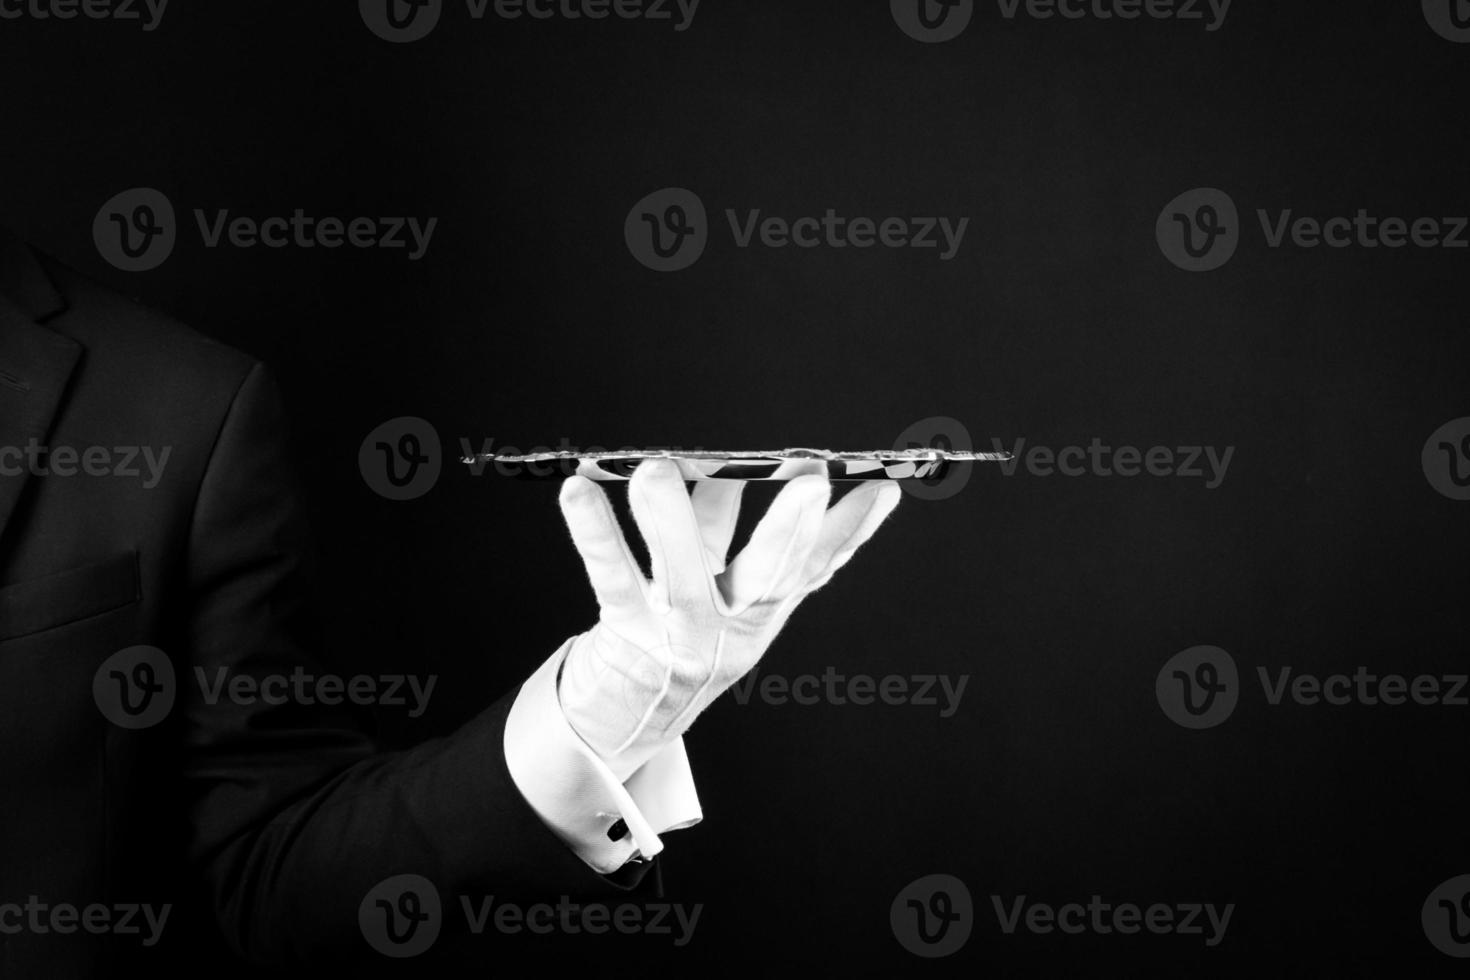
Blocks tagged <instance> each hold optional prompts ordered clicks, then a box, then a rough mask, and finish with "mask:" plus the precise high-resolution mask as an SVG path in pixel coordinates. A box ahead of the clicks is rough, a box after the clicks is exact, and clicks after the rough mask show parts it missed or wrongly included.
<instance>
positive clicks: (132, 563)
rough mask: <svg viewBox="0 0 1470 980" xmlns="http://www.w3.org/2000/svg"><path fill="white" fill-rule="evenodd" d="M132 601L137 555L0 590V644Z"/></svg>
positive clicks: (56, 573) (7, 586) (120, 557)
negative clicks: (3, 641)
mask: <svg viewBox="0 0 1470 980" xmlns="http://www.w3.org/2000/svg"><path fill="white" fill-rule="evenodd" d="M137 599H138V553H137V552H136V551H129V552H125V553H123V554H120V555H115V556H113V557H112V558H108V559H107V560H105V561H100V562H95V563H93V564H90V565H81V566H78V567H77V568H68V569H67V570H66V571H64V572H55V573H53V574H51V575H43V576H41V577H40V578H33V579H28V580H26V581H24V582H16V583H14V584H11V585H6V586H0V640H12V639H15V638H16V637H20V636H28V635H30V634H31V633H39V632H41V631H42V630H49V629H54V628H56V627H57V626H65V625H66V624H67V623H74V622H76V621H77V620H79V619H86V618H87V617H89V616H97V615H100V614H101V613H105V612H108V611H109V610H112V609H117V608H119V607H121V606H126V605H127V604H128V603H130V602H134V601H136V600H137Z"/></svg>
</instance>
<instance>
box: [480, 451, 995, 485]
mask: <svg viewBox="0 0 1470 980" xmlns="http://www.w3.org/2000/svg"><path fill="white" fill-rule="evenodd" d="M1010 458H1011V454H1010V453H1006V452H995V453H976V452H959V451H954V450H946V449H875V450H870V451H866V452H832V451H830V450H826V449H773V450H764V449H760V450H740V451H734V452H723V451H717V450H684V449H648V450H609V451H606V452H576V451H559V452H544V453H528V454H525V455H507V454H503V453H475V454H474V455H470V456H465V457H462V458H461V462H464V463H469V464H473V465H477V466H484V465H486V464H489V465H491V466H492V468H493V469H494V471H495V472H496V473H499V474H501V475H502V476H510V477H517V478H522V479H530V480H549V479H563V478H565V477H568V476H573V475H575V476H585V477H587V478H588V479H589V480H601V481H617V480H627V479H629V478H630V477H632V475H633V471H634V470H636V469H637V468H638V466H639V464H641V463H643V462H644V461H646V460H650V459H671V460H673V461H674V462H675V463H677V464H678V466H679V470H680V472H681V473H682V474H683V476H684V479H685V480H791V479H794V478H796V477H798V476H801V475H803V474H807V473H820V472H822V470H823V468H824V467H825V469H826V473H827V478H828V479H830V480H847V481H854V480H930V479H937V478H939V477H942V476H943V475H944V474H945V471H946V470H948V469H949V467H950V466H951V465H952V464H954V463H994V462H1005V461H1007V460H1009V459H1010Z"/></svg>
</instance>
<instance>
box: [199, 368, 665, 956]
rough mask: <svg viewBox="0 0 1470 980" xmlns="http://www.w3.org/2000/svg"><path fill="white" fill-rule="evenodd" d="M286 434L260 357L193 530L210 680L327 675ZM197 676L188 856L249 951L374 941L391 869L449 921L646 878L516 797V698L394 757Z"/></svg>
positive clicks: (343, 948)
mask: <svg viewBox="0 0 1470 980" xmlns="http://www.w3.org/2000/svg"><path fill="white" fill-rule="evenodd" d="M283 431H284V418H283V414H282V411H281V407H280V399H279V396H278V394H277V392H276V389H275V387H274V385H273V383H272V382H271V381H270V380H269V378H268V376H267V375H266V373H265V371H264V369H263V368H261V367H260V366H259V365H257V366H256V367H255V368H254V369H253V370H252V371H251V373H250V374H249V376H248V377H247V378H246V379H245V381H244V382H243V384H242V385H241V388H240V390H239V392H238V393H237V395H236V397H235V399H234V402H233V404H232V406H231V408H230V410H229V412H228V415H227V417H226V418H225V420H224V422H223V425H222V427H221V429H220V432H219V435H218V438H217V441H216V445H215V447H214V449H213V452H212V454H211V457H210V461H209V464H208V466H207V468H206V471H205V475H204V478H203V480H202V483H201V487H200V491H199V494H198V499H197V502H196V505H195V513H194V515H193V516H192V519H191V524H190V544H189V553H188V556H187V567H188V571H187V578H188V589H189V597H190V603H189V608H190V610H191V612H190V623H189V646H190V649H189V650H188V665H187V667H186V669H187V670H188V672H189V674H191V675H193V674H195V673H196V671H202V672H203V676H204V677H206V678H208V679H210V683H211V684H213V683H215V682H216V681H217V680H218V679H219V678H221V677H227V678H230V679H233V678H239V677H249V678H253V679H254V680H255V681H257V682H259V681H260V680H261V679H262V678H266V677H270V676H278V675H281V674H285V675H288V676H289V675H291V674H293V673H294V672H296V671H297V670H298V669H299V670H304V671H307V672H310V673H317V674H320V673H322V672H323V670H322V667H321V665H320V664H319V662H318V661H317V660H316V659H315V658H314V657H313V656H312V652H311V651H312V648H313V646H314V643H313V641H312V632H313V626H312V622H313V619H312V614H311V610H310V595H309V587H308V578H309V574H308V562H309V557H308V556H309V554H310V548H309V541H308V536H307V532H306V527H305V520H304V515H303V506H302V501H301V497H300V494H299V493H298V492H297V490H296V489H295V487H294V485H293V479H292V477H291V472H290V467H289V465H288V462H287V460H286V455H285V452H284V448H283V439H282V435H281V434H282V432H283ZM191 680H192V677H191ZM181 687H182V692H183V693H182V697H183V699H184V705H185V711H186V716H185V719H184V723H185V753H186V756H185V758H186V761H185V781H186V786H187V791H188V794H189V803H190V816H191V826H192V835H193V836H192V840H191V842H190V853H191V857H192V858H193V859H194V860H195V862H196V863H197V864H198V865H199V867H200V868H201V869H202V872H203V874H204V876H205V878H206V881H207V884H208V888H209V893H210V895H211V897H212V900H213V902H214V905H215V913H216V918H217V919H218V921H219V923H220V926H221V928H222V930H223V932H224V934H225V937H226V939H227V940H228V941H229V942H230V943H231V944H232V945H233V946H234V947H235V948H236V949H237V950H238V951H239V952H240V953H241V954H242V955H244V956H245V957H246V958H247V959H250V960H253V961H256V962H282V961H290V960H295V959H300V958H315V957H317V956H324V955H339V954H341V953H343V952H355V951H358V950H363V949H365V948H366V947H365V945H364V940H363V938H362V936H361V933H360V931H359V926H358V907H359V905H360V904H361V902H362V900H363V898H364V897H365V896H366V895H367V893H368V892H369V890H371V889H372V888H373V886H374V885H376V884H377V883H379V882H380V881H383V880H384V879H386V878H388V877H390V876H394V875H399V874H416V875H420V876H423V877H425V878H427V879H428V880H429V881H430V882H432V883H433V884H434V886H435V887H436V888H437V890H438V892H439V895H440V898H441V901H442V903H443V907H444V910H445V919H446V928H452V922H453V920H454V918H455V914H456V912H457V910H458V908H459V903H458V897H457V896H458V895H459V894H477V895H478V894H486V893H494V894H496V895H515V894H525V895H527V896H544V895H553V896H555V895H560V894H570V895H595V894H599V893H614V894H615V893H616V892H617V891H619V890H621V889H626V888H628V887H631V886H632V885H635V884H636V883H637V880H638V878H639V877H640V876H641V874H642V873H643V872H644V871H646V869H647V865H646V864H641V865H630V866H629V868H627V869H624V872H623V873H620V874H619V875H618V876H617V878H616V880H614V879H613V878H609V877H604V876H602V875H598V874H596V873H594V872H593V871H592V870H591V869H590V868H589V867H588V866H587V864H585V863H584V862H583V860H582V859H580V858H578V857H577V856H576V854H575V853H573V851H572V850H570V849H569V848H568V847H567V846H566V845H565V844H564V843H563V841H562V840H561V839H560V838H559V837H558V836H557V834H556V833H553V831H552V830H551V829H549V828H548V826H547V825H546V824H545V823H544V822H543V820H542V819H541V818H540V817H538V815H537V813H536V811H535V810H533V809H532V808H531V807H530V806H529V805H528V804H527V803H526V801H525V800H524V799H523V797H522V796H521V794H520V793H519V792H518V791H517V789H516V784H515V782H514V780H513V778H512V776H511V774H510V772H509V770H508V768H507V763H506V757H505V751H504V748H503V740H504V732H505V725H506V719H507V715H508V714H509V712H510V710H511V708H512V706H513V704H514V702H515V699H516V691H511V692H509V693H508V694H507V695H506V696H504V697H502V698H501V699H500V700H499V701H497V702H495V703H494V704H493V705H491V706H490V707H489V708H488V709H486V710H485V711H484V712H483V713H481V714H480V715H479V716H477V717H475V718H474V719H472V720H471V721H469V722H468V723H467V724H465V725H464V726H463V727H462V728H461V729H460V730H459V731H458V732H456V733H455V734H453V735H451V736H449V737H446V738H441V739H436V740H433V741H430V742H427V743H424V744H422V745H419V746H418V747H416V748H414V749H412V750H409V751H404V752H397V753H388V754H378V753H376V751H375V746H374V744H373V742H372V740H371V739H370V738H369V737H368V736H367V735H366V734H365V733H364V732H363V731H362V730H361V729H360V728H359V727H358V726H357V725H356V723H355V720H354V718H353V716H352V715H351V713H350V712H349V711H347V710H345V709H337V708H329V707H324V706H322V705H320V704H312V705H306V704H300V703H294V704H293V703H286V704H275V705H272V704H267V703H264V702H263V701H262V700H259V699H254V700H252V701H251V702H249V703H244V701H243V699H242V700H241V702H236V703H232V702H231V699H229V698H227V697H223V698H216V699H215V703H212V704H211V703H208V699H207V698H206V697H205V696H204V693H203V690H202V687H203V685H201V684H196V683H185V684H183V685H181ZM276 700H281V699H276ZM285 700H287V701H289V700H290V699H285Z"/></svg>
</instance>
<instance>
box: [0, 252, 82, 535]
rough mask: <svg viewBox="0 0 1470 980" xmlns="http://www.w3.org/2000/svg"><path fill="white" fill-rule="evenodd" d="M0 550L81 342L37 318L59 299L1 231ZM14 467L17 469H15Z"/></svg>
mask: <svg viewBox="0 0 1470 980" xmlns="http://www.w3.org/2000/svg"><path fill="white" fill-rule="evenodd" d="M0 289H3V290H4V294H3V295H0V548H3V545H4V542H5V540H6V528H7V525H8V524H9V522H10V518H11V517H12V515H13V514H14V512H15V507H16V504H17V503H18V502H19V501H20V497H21V494H22V492H23V491H24V490H25V487H26V484H27V483H28V482H29V480H30V472H29V470H30V466H29V465H27V460H28V458H29V457H28V455H27V456H22V457H21V458H20V459H17V458H16V455H15V451H16V450H19V451H20V452H21V453H23V454H25V453H27V447H28V446H30V445H32V444H34V445H38V446H45V445H46V440H47V438H48V437H49V436H50V434H51V424H52V422H53V421H54V420H55V418H56V413H57V410H58V409H59V408H60V406H61V402H62V399H63V396H64V395H65V392H66V386H67V383H68V381H70V379H71V375H72V371H73V370H75V369H76V366H77V361H78V360H79V359H80V357H81V353H82V345H81V344H79V343H77V342H76V341H75V340H72V339H71V338H70V337H65V336H63V335H61V334H59V333H57V332H56V331H54V330H51V329H48V328H47V327H43V326H41V325H40V324H39V323H37V322H36V320H37V319H39V318H40V317H42V316H46V315H50V314H51V313H54V312H56V310H57V309H59V308H60V306H61V305H62V304H61V301H60V297H59V296H57V295H56V292H55V290H54V288H52V286H51V284H50V282H49V281H48V279H47V278H46V275H45V273H44V272H43V271H42V270H41V268H40V266H38V265H37V264H36V261H35V259H34V257H33V256H31V254H30V253H29V250H27V249H26V248H25V246H23V245H20V244H19V243H17V242H15V241H14V239H7V238H6V236H4V234H3V233H0ZM17 470H19V473H17V472H16V471H17Z"/></svg>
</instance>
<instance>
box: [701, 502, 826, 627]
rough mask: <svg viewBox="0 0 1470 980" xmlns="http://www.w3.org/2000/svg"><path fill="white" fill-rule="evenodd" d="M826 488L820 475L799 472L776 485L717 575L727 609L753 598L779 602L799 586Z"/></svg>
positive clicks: (741, 606)
mask: <svg viewBox="0 0 1470 980" xmlns="http://www.w3.org/2000/svg"><path fill="white" fill-rule="evenodd" d="M831 494H832V485H831V483H829V482H828V480H827V478H826V476H816V475H808V476H799V477H797V478H796V479H794V480H792V481H791V482H789V483H787V484H786V486H784V487H782V488H781V492H780V493H779V494H777V495H776V499H775V500H774V501H773V502H772V503H771V507H770V509H769V510H768V511H766V514H765V516H764V517H762V518H761V521H760V523H759V524H757V525H756V528H755V530H754V531H753V532H751V535H750V542H749V543H748V544H747V545H746V546H745V548H744V549H743V550H742V551H741V552H740V554H738V555H736V556H735V560H734V561H732V562H730V567H729V568H728V569H726V571H725V574H724V575H722V576H720V587H721V590H722V592H723V594H724V598H725V601H726V604H727V606H728V608H729V611H730V612H731V613H732V614H739V613H741V612H744V611H745V610H746V609H749V608H750V607H751V606H752V605H753V604H755V603H757V602H772V603H780V602H781V601H783V600H784V599H785V598H786V597H787V596H789V595H791V594H792V593H793V592H795V591H796V589H798V588H799V587H800V586H801V584H802V582H803V578H802V574H801V573H802V570H803V568H805V566H806V562H807V558H808V556H809V555H810V554H811V550H812V546H813V545H814V544H815V543H816V540H817V536H818V534H819V532H820V531H821V528H822V519H823V517H824V516H825V515H826V512H827V500H828V498H829V497H830V496H831Z"/></svg>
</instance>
